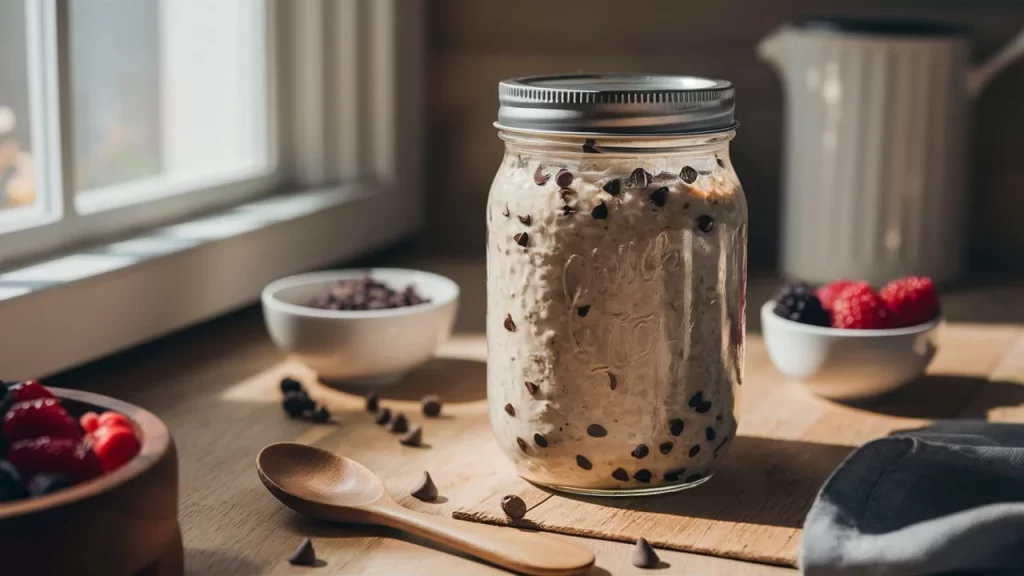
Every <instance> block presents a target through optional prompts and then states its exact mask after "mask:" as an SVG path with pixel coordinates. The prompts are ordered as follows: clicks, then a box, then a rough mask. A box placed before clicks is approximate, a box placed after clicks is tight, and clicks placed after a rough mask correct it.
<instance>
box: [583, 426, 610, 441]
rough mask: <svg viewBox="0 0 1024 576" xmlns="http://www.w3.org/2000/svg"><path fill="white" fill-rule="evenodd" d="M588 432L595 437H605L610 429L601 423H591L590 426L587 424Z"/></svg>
mask: <svg viewBox="0 0 1024 576" xmlns="http://www.w3.org/2000/svg"><path fill="white" fill-rule="evenodd" d="M587 434H590V435H591V436H593V437H594V438H604V437H605V436H607V435H608V431H607V430H605V429H604V426H601V425H600V424H591V425H590V426H587Z"/></svg>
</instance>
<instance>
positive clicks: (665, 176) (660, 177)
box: [654, 172, 678, 182]
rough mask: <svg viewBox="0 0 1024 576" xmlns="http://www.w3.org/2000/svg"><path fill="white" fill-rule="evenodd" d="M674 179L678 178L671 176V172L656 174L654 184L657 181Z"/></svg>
mask: <svg viewBox="0 0 1024 576" xmlns="http://www.w3.org/2000/svg"><path fill="white" fill-rule="evenodd" d="M676 178H678V176H676V175H675V174H673V173H671V172H658V174H657V175H655V176H654V180H655V182H657V181H659V180H661V181H665V180H675V179H676Z"/></svg>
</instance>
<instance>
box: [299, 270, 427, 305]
mask: <svg viewBox="0 0 1024 576" xmlns="http://www.w3.org/2000/svg"><path fill="white" fill-rule="evenodd" d="M424 302H429V300H428V299H426V298H424V297H423V296H421V295H420V294H419V293H418V292H417V291H416V287H415V286H412V285H409V286H407V287H405V288H404V289H402V290H395V289H393V288H391V287H390V286H388V285H387V284H385V283H383V282H378V281H376V280H374V279H373V278H372V277H371V276H369V275H367V276H363V277H362V278H351V279H348V280H339V281H337V282H335V283H334V284H332V285H331V286H330V288H328V289H327V290H326V291H325V292H322V293H320V294H317V295H316V296H315V297H314V298H313V301H312V302H310V304H309V305H310V306H313V307H315V308H321V309H327V310H382V309H385V308H402V307H405V306H415V305H417V304H422V303H424Z"/></svg>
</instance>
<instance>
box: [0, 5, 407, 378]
mask: <svg viewBox="0 0 1024 576" xmlns="http://www.w3.org/2000/svg"><path fill="white" fill-rule="evenodd" d="M30 1H32V2H35V1H36V0H30ZM68 1H69V0H41V2H40V3H41V4H44V5H46V6H49V8H48V9H50V10H53V13H52V17H53V19H54V23H55V27H54V33H55V35H56V38H55V40H56V42H55V44H54V46H55V47H56V50H55V54H54V57H55V58H56V60H57V66H56V73H55V76H56V81H57V82H58V83H59V84H58V85H59V86H60V87H61V88H63V87H65V86H69V85H70V84H69V80H70V75H69V72H70V70H69V69H68V58H67V56H68V42H67V38H68V34H67V32H68V30H67V28H68V19H67V10H68V4H67V3H68ZM260 1H262V2H265V3H266V7H267V8H266V22H267V30H268V32H267V46H268V56H267V61H268V64H269V66H268V71H267V79H268V82H267V85H268V94H267V98H266V100H267V103H268V106H269V109H270V112H269V114H268V131H269V132H270V134H271V136H272V137H271V138H270V142H271V153H272V155H271V158H272V160H273V165H274V171H273V173H271V174H268V175H266V176H262V177H259V178H254V179H249V180H245V181H241V182H229V183H223V184H220V185H214V186H211V187H208V188H204V189H203V191H202V192H198V193H191V192H188V193H184V194H179V195H174V196H168V197H164V198H160V199H157V200H153V201H151V202H145V203H139V204H132V205H128V206H121V207H116V208H111V209H109V210H105V211H102V212H97V213H91V214H80V213H79V212H78V211H77V210H75V206H74V201H73V198H72V197H71V193H72V191H73V187H72V186H71V184H72V182H71V179H72V175H73V171H72V170H71V168H72V166H73V156H72V154H73V139H72V138H71V137H70V136H71V124H72V123H71V122H70V121H69V119H70V113H71V110H72V107H71V99H70V98H71V95H69V94H68V90H66V89H60V90H59V111H60V118H61V119H62V122H61V123H60V136H61V139H60V142H61V147H60V148H61V149H60V151H59V154H57V155H56V156H57V158H58V159H59V165H60V167H61V169H62V170H61V172H60V174H61V178H60V184H61V191H62V192H61V196H60V199H61V202H62V203H63V206H64V213H65V216H64V220H63V221H61V222H60V223H58V224H57V225H54V224H53V223H50V224H44V225H42V226H38V227H34V228H27V229H22V230H19V231H17V232H13V233H9V234H2V235H0V292H2V291H3V289H4V288H7V289H10V286H6V287H5V286H3V285H2V284H3V281H2V280H3V278H5V277H13V276H15V275H16V273H17V271H18V269H19V268H20V267H22V266H27V267H26V268H23V269H30V268H31V266H32V265H35V264H37V263H39V262H44V263H45V262H47V261H50V260H55V261H59V259H60V258H62V257H65V256H67V255H75V254H88V255H92V254H102V253H104V251H105V250H107V247H108V246H113V245H114V243H117V242H120V241H124V240H130V239H133V238H142V239H145V237H146V236H147V235H149V234H159V233H160V231H161V230H166V229H167V228H169V227H171V226H170V225H173V224H175V223H186V224H187V223H189V222H190V221H192V220H196V221H198V222H201V221H202V220H203V219H209V218H211V217H216V215H217V214H226V215H229V216H230V215H231V214H238V213H241V212H244V211H248V210H258V209H260V206H261V205H262V206H266V205H267V203H274V202H279V203H280V202H289V201H291V200H290V199H291V198H293V197H294V199H295V202H298V203H302V202H308V201H309V200H310V199H313V200H315V201H316V203H315V205H316V206H317V208H315V209H313V210H312V211H309V210H307V211H299V212H297V215H295V216H294V217H287V218H284V217H282V218H278V219H272V220H270V221H266V222H261V223H260V224H259V225H258V226H256V227H255V228H253V229H246V230H243V231H241V232H238V233H232V234H229V235H227V236H224V237H218V238H213V239H209V240H205V239H204V240H203V241H202V242H198V243H197V244H195V245H194V246H190V247H188V248H185V249H181V250H175V251H173V252H170V253H168V254H165V255H159V256H154V257H147V258H145V259H144V260H140V261H138V262H137V263H133V264H131V265H128V266H124V267H117V268H116V269H112V270H108V271H102V272H99V273H97V274H94V275H89V276H88V277H82V278H74V279H72V280H69V281H66V282H64V281H62V282H57V283H52V284H47V285H45V286H32V287H30V288H29V289H28V290H27V291H26V292H25V293H24V294H18V295H15V296H13V297H12V296H8V297H6V298H5V297H3V296H2V295H0V325H4V326H32V325H33V324H38V319H39V318H58V319H59V320H60V327H59V329H57V328H54V329H52V330H37V329H33V330H29V331H27V332H25V331H21V332H19V331H7V332H6V333H0V365H3V366H4V369H5V374H4V375H3V377H4V378H10V377H18V378H25V377H38V376H44V375H47V374H52V373H54V372H56V371H59V370H63V369H66V368H69V367H72V366H75V365H78V364H81V363H83V362H87V361H90V360H93V359H96V358H99V357H101V356H104V355H107V354H110V353H112V352H115V351H117V350H121V349H124V348H126V347H129V346H133V345H136V344H139V343H141V342H144V341H146V340H149V339H151V338H154V337H156V336H159V335H162V334H166V333H169V332H171V331H174V330H178V329H181V328H184V327H186V326H188V325H190V324H194V323H196V322H199V321H202V320H206V319H209V318H212V317H214V316H217V315H219V314H223V313H225V312H227V311H230V310H233V309H236V308H238V307H239V306H244V305H247V304H250V303H252V302H253V301H254V300H255V299H256V298H257V297H258V295H259V291H260V289H261V288H262V286H263V285H265V284H266V283H268V282H269V281H271V280H273V279H275V278H278V277H280V276H285V275H288V274H292V273H296V272H300V271H305V270H309V269H312V268H317V267H323V266H326V265H330V264H333V263H336V262H338V261H341V260H343V259H347V258H353V257H357V256H360V255H363V254H365V253H367V252H368V251H370V250H373V249H378V248H381V247H384V246H386V245H389V244H393V243H395V242H396V241H398V240H400V239H401V238H404V237H406V236H409V235H410V234H412V233H414V232H415V231H417V230H418V229H419V228H420V227H421V226H422V223H423V219H424V210H423V207H424V199H423V185H422V183H423V177H422V174H423V166H424V164H423V157H422V154H423V149H422V148H423V147H422V134H423V127H422V114H421V108H422V98H421V94H422V87H423V79H424V77H423V56H424V52H425V45H426V42H425V33H424V26H425V18H424V10H425V8H424V7H423V6H422V3H420V2H404V1H402V0H302V1H301V2H299V1H287V0H260ZM46 161H47V162H53V161H54V157H53V156H47V158H46ZM153 286H159V287H160V291H159V295H158V296H159V298H160V304H159V306H154V305H152V302H151V301H150V300H151V299H152V298H153V297H154V296H156V295H155V294H153V293H152V292H151V291H150V288H151V287H153ZM126 305H129V306H131V309H130V316H131V317H130V320H125V313H126V312H127V310H126V309H125V306H126ZM112 319H117V320H112ZM98 327H100V328H98ZM58 332H59V333H58Z"/></svg>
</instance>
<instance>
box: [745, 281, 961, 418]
mask: <svg viewBox="0 0 1024 576" xmlns="http://www.w3.org/2000/svg"><path fill="white" fill-rule="evenodd" d="M941 324H942V313H941V305H940V301H939V296H938V293H937V292H936V290H935V286H934V285H933V283H932V281H931V279H930V278H926V277H921V276H907V277H904V278H898V279H896V280H893V281H892V282H889V283H888V284H886V285H884V286H882V287H881V288H879V289H877V290H876V289H874V288H873V287H872V286H871V285H869V284H868V283H867V282H859V281H855V280H837V281H835V282H832V283H830V284H826V285H824V286H820V287H818V288H817V289H813V288H811V287H810V286H808V285H806V284H787V285H785V286H783V287H782V288H780V289H779V291H778V292H777V293H776V294H775V297H774V298H773V299H772V300H769V301H768V302H766V303H765V304H764V306H762V307H761V329H762V332H763V335H764V342H765V347H766V348H767V349H768V356H769V358H771V361H772V363H773V364H774V365H775V367H776V368H777V369H778V370H779V371H780V372H782V373H783V374H785V375H786V376H788V377H789V378H790V379H791V380H795V381H798V382H800V383H802V384H804V385H805V386H807V387H808V388H809V389H810V390H811V391H813V392H814V393H816V394H818V395H820V396H824V397H826V398H831V399H835V400H864V399H869V398H873V397H877V396H880V395H883V394H886V393H888V392H891V391H893V390H896V389H897V388H899V387H901V386H903V385H904V384H907V383H909V382H911V381H913V380H914V379H916V378H918V377H919V376H920V375H921V374H923V373H924V371H925V369H926V368H927V367H928V364H929V363H931V361H932V358H934V356H935V352H936V349H937V339H938V331H939V328H940V326H941Z"/></svg>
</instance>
